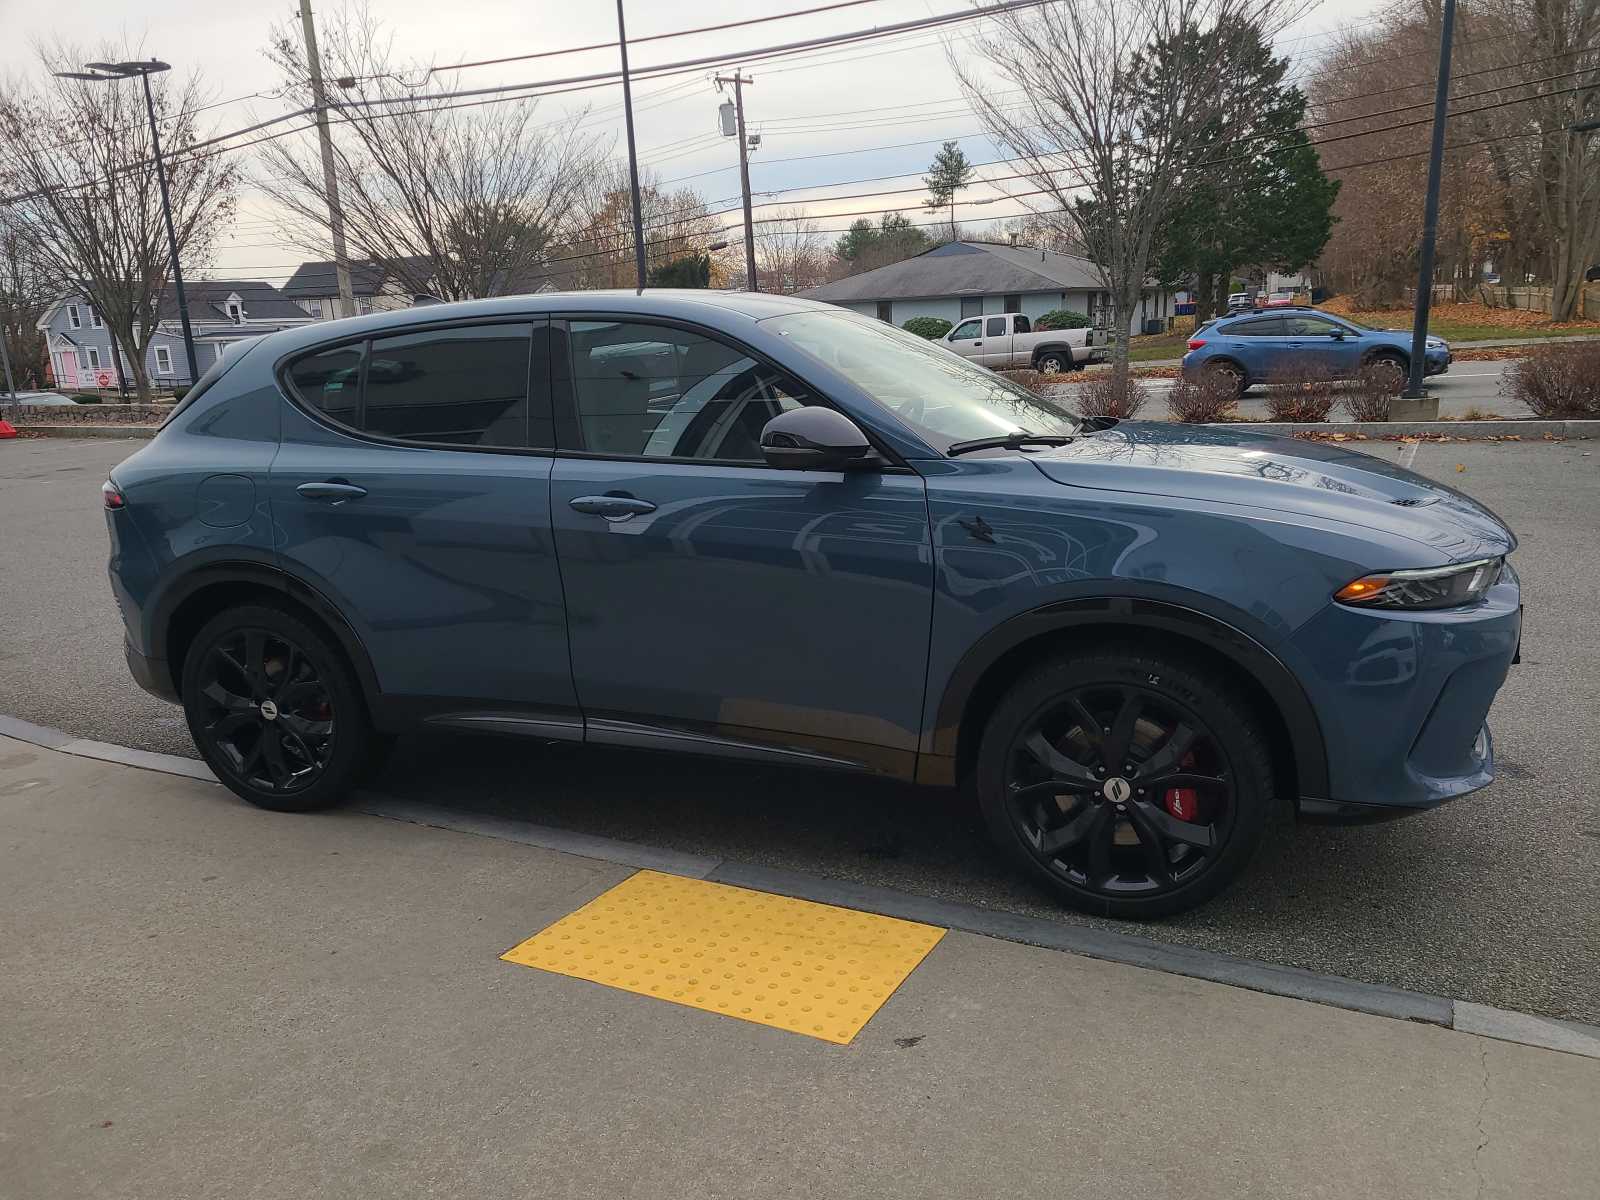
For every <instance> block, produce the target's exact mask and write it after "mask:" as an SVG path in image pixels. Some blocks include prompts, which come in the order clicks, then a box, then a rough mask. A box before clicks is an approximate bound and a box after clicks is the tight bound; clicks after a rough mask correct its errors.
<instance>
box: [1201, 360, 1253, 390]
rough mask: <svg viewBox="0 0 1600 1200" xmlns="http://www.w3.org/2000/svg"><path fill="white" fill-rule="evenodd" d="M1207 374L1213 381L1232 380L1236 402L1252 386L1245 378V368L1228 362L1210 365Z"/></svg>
mask: <svg viewBox="0 0 1600 1200" xmlns="http://www.w3.org/2000/svg"><path fill="white" fill-rule="evenodd" d="M1206 374H1208V375H1210V376H1211V377H1212V378H1213V379H1227V380H1230V381H1231V386H1232V388H1233V398H1234V399H1235V400H1237V399H1239V398H1240V397H1241V396H1243V395H1244V393H1245V389H1246V388H1247V387H1249V386H1250V381H1249V380H1248V379H1246V378H1245V374H1244V368H1242V367H1240V366H1239V365H1238V364H1236V363H1231V362H1228V361H1226V360H1223V361H1220V362H1214V363H1211V364H1209V365H1208V366H1207V367H1206Z"/></svg>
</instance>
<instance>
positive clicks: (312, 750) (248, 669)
mask: <svg viewBox="0 0 1600 1200" xmlns="http://www.w3.org/2000/svg"><path fill="white" fill-rule="evenodd" d="M183 696H184V709H185V713H186V715H187V717H188V721H189V730H190V732H191V733H192V734H193V736H194V740H195V745H196V746H197V747H198V749H199V750H200V753H201V755H202V756H203V757H204V758H205V760H206V762H207V763H208V764H209V765H210V766H211V768H212V770H214V771H215V772H216V773H217V777H218V778H219V779H221V780H222V782H223V783H225V784H227V785H228V787H230V788H231V789H232V790H233V791H235V792H236V793H238V794H239V795H240V796H242V797H244V798H245V799H246V800H249V801H250V802H251V803H252V804H257V805H260V806H261V807H263V808H271V809H278V810H282V811H290V812H304V811H308V810H310V809H314V808H320V807H322V806H324V805H326V804H328V803H331V802H332V801H334V800H336V799H338V798H339V796H340V795H342V794H343V792H344V791H345V790H347V789H348V787H349V786H351V784H352V783H353V782H354V780H355V778H356V776H357V774H358V773H359V771H360V770H361V768H363V767H364V766H365V765H366V756H367V751H368V750H369V748H370V745H371V742H372V736H371V732H370V730H369V728H368V724H367V718H366V712H365V708H364V706H363V704H362V702H361V699H360V695H359V692H358V691H357V689H356V686H355V681H354V678H353V675H352V673H351V671H350V668H349V666H348V664H347V663H346V661H345V660H344V657H343V655H342V654H340V653H339V652H338V651H337V650H335V649H334V648H333V647H332V646H331V645H330V644H329V643H328V642H327V640H326V639H325V638H323V637H322V636H321V635H320V634H319V633H318V632H317V631H315V630H313V629H311V628H310V627H309V626H307V625H305V624H304V623H302V622H301V621H300V620H299V619H297V618H296V617H294V616H291V615H290V614H288V613H285V612H283V611H281V610H278V609H275V608H266V607H259V608H258V607H250V608H243V609H236V610H232V611H230V612H226V613H223V614H221V615H220V616H218V617H217V618H215V619H214V620H213V621H211V623H210V624H208V625H207V626H206V627H205V629H203V630H202V631H201V632H200V635H199V636H198V637H197V638H196V639H195V642H194V644H193V647H192V648H191V650H190V652H189V655H188V657H187V658H186V659H185V662H184V687H183Z"/></svg>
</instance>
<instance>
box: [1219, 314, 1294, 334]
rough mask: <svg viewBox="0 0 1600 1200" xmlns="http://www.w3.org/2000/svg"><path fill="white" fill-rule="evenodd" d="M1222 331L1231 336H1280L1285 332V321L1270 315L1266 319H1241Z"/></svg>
mask: <svg viewBox="0 0 1600 1200" xmlns="http://www.w3.org/2000/svg"><path fill="white" fill-rule="evenodd" d="M1222 332H1224V333H1226V334H1227V335H1228V336H1229V337H1278V336H1280V335H1281V334H1282V333H1283V321H1282V320H1280V319H1279V318H1277V317H1269V318H1268V319H1267V320H1265V321H1241V322H1239V323H1238V324H1237V325H1229V326H1228V327H1227V328H1226V329H1224V330H1223V331H1222Z"/></svg>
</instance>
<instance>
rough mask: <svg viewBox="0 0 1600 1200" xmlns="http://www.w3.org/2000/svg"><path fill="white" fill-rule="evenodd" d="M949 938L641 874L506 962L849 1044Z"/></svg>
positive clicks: (853, 914) (827, 908) (904, 924)
mask: <svg viewBox="0 0 1600 1200" xmlns="http://www.w3.org/2000/svg"><path fill="white" fill-rule="evenodd" d="M944 934H945V931H944V930H943V929H940V928H938V927H936V926H933V925H919V924H916V923H915V922H912V921H900V920H896V919H895V918H894V917H880V916H878V915H876V914H875V913H864V912H857V911H855V910H854V909H849V908H834V907H833V906H832V905H828V904H814V903H812V902H811V901H809V900H792V899H790V898H789V897H787V896H774V895H771V894H770V893H767V892H753V891H750V890H748V889H746V888H738V887H730V886H728V885H727V884H724V883H708V882H706V881H705V880H702V879H684V878H682V877H681V876H677V875H663V874H660V873H658V872H656V871H640V872H639V873H638V874H636V875H633V876H630V877H629V878H628V879H625V880H624V881H623V882H621V883H619V884H617V886H616V887H614V888H612V889H610V890H609V891H607V892H603V893H601V894H600V895H599V896H597V897H595V898H594V899H593V900H591V901H589V903H588V904H585V905H584V906H583V907H582V908H580V909H578V910H577V911H575V912H572V913H569V914H568V915H567V916H565V917H562V918H561V920H559V921H557V922H556V923H555V924H553V925H551V926H549V927H547V928H546V929H543V930H541V931H540V932H538V933H536V934H534V935H533V936H532V937H531V938H529V939H528V940H527V941H525V942H523V943H522V944H521V945H519V946H516V947H513V948H512V949H510V950H507V951H506V952H505V953H504V954H502V955H501V956H500V957H501V958H503V959H504V960H505V961H506V962H513V963H520V964H522V965H523V966H525V967H538V968H540V969H541V970H545V971H554V972H556V973H557V974H560V975H571V976H573V977H575V978H578V979H589V980H593V981H594V982H595V983H604V984H607V985H609V986H610V987H614V988H621V989H622V990H623V991H628V992H637V993H638V994H639V995H641V996H654V997H656V998H657V999H660V1000H670V1001H671V1002H672V1003H674V1004H685V1005H688V1006H689V1007H690V1008H701V1009H705V1010H706V1011H707V1012H714V1013H721V1014H723V1015H724V1016H728V1017H738V1018H740V1019H741V1020H745V1021H754V1022H756V1023H757V1024H759V1025H773V1026H776V1027H777V1028H779V1029H787V1030H789V1031H790V1032H792V1033H803V1034H806V1035H807V1036H809V1037H815V1038H821V1039H822V1040H823V1041H827V1042H836V1043H838V1044H839V1045H841V1046H842V1045H844V1044H846V1043H847V1042H849V1041H850V1039H851V1038H853V1037H855V1035H856V1034H857V1033H859V1032H860V1031H861V1027H862V1026H863V1025H865V1024H866V1023H867V1022H868V1021H869V1020H871V1018H872V1014H873V1013H875V1012H877V1011H878V1009H879V1008H881V1007H882V1006H883V1003H884V1001H886V1000H888V999H889V997H890V996H892V995H893V994H894V991H895V989H896V988H897V987H899V986H900V984H901V983H902V982H903V981H904V980H905V978H906V976H907V975H909V974H911V972H912V971H913V970H915V969H916V966H917V964H918V963H920V962H921V961H922V960H923V958H924V957H926V956H927V953H928V951H930V950H932V949H933V948H934V946H935V945H937V944H938V941H939V939H940V938H942V937H943V936H944Z"/></svg>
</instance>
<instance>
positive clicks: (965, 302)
mask: <svg viewBox="0 0 1600 1200" xmlns="http://www.w3.org/2000/svg"><path fill="white" fill-rule="evenodd" d="M961 315H962V316H963V317H978V316H982V315H983V297H982V296H963V297H961Z"/></svg>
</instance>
